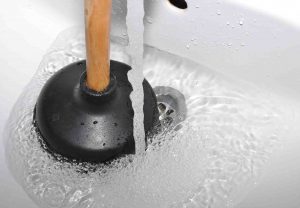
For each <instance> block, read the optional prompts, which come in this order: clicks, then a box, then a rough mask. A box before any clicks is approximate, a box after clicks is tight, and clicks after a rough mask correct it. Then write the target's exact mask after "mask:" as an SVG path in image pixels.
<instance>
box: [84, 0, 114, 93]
mask: <svg viewBox="0 0 300 208" xmlns="http://www.w3.org/2000/svg"><path fill="white" fill-rule="evenodd" d="M111 5H112V0H85V34H86V56H87V69H86V70H87V87H88V88H90V89H92V90H94V91H97V92H101V91H104V90H105V89H106V88H107V87H108V85H109V81H110V53H109V50H110V19H111Z"/></svg>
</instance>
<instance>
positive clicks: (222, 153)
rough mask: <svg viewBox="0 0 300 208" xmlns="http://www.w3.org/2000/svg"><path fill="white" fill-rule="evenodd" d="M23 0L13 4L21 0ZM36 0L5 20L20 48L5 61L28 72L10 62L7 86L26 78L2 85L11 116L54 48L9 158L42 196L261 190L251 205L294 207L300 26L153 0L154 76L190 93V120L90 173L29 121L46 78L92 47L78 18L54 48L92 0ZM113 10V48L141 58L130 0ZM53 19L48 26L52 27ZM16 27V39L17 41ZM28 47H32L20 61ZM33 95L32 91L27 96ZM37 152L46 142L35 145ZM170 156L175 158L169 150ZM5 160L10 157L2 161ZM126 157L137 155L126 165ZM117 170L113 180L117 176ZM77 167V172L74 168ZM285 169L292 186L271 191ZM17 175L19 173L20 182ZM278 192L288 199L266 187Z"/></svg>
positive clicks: (173, 197) (217, 199) (204, 195)
mask: <svg viewBox="0 0 300 208" xmlns="http://www.w3.org/2000/svg"><path fill="white" fill-rule="evenodd" d="M11 2H12V3H11V6H12V5H13V4H14V2H15V3H16V1H15V0H12V1H11ZM27 3H28V5H27V6H26V5H25V4H24V5H25V6H24V5H23V4H17V5H19V6H18V8H17V9H18V11H19V13H17V14H16V15H15V17H14V19H15V22H16V24H15V25H11V26H5V27H4V29H3V30H4V31H5V32H6V33H5V34H8V35H6V36H5V37H4V38H3V39H2V41H1V40H0V41H1V42H0V43H1V45H3V46H4V48H6V49H9V50H7V55H6V56H5V57H8V59H7V60H10V62H9V64H7V63H8V62H7V60H5V59H3V60H2V59H1V60H2V62H3V63H5V65H4V67H6V68H7V69H10V70H7V71H11V69H13V70H14V71H15V72H18V73H19V72H20V73H21V74H22V75H23V76H22V77H17V78H16V77H12V75H10V74H9V73H8V72H7V73H6V72H4V74H3V76H4V77H5V80H3V81H2V83H1V90H4V87H3V86H6V85H7V84H8V83H9V82H11V81H13V82H15V83H17V84H16V87H15V88H13V89H10V90H9V91H8V92H4V91H3V93H1V96H3V99H2V97H1V100H3V101H2V103H1V108H2V105H3V108H2V109H3V110H2V111H1V115H2V114H3V118H2V119H3V121H2V120H1V122H2V123H4V119H5V118H7V117H8V111H9V110H10V109H11V106H12V104H13V102H14V101H15V99H16V98H17V97H18V95H19V93H20V91H21V89H22V88H23V87H24V86H25V85H26V84H27V82H29V79H30V77H31V76H32V74H33V73H34V72H35V71H36V68H37V66H38V64H39V62H40V60H41V58H42V56H44V59H43V62H42V63H41V64H40V66H39V70H38V72H36V74H35V75H34V78H33V80H32V82H31V83H33V84H31V85H29V86H27V88H26V89H25V91H24V93H23V95H22V96H21V98H20V99H19V101H18V104H17V105H16V106H15V113H14V114H12V115H11V118H10V121H11V122H10V123H9V125H8V126H7V128H5V131H6V138H7V139H8V141H7V144H8V146H7V147H9V148H14V151H11V152H14V153H11V152H8V155H9V157H8V158H9V159H8V164H9V165H10V168H11V169H12V172H13V173H14V177H15V178H16V179H17V181H18V183H19V184H21V186H22V187H23V188H24V189H25V190H26V192H27V194H28V195H29V196H30V197H31V198H32V199H33V200H34V201H35V203H37V204H39V205H40V206H42V207H43V206H45V207H47V206H50V207H51V206H52V207H53V206H54V207H55V206H61V205H62V204H63V203H70V204H69V205H70V206H71V205H72V204H71V203H73V205H75V204H79V205H78V206H79V207H80V206H84V205H86V206H88V205H93V204H96V203H97V205H99V204H101V205H103V206H105V207H108V206H111V207H113V206H117V207H118V205H119V204H126V203H125V202H124V201H126V199H128V198H127V197H128V196H135V197H134V198H133V199H132V200H131V201H130V203H127V205H128V207H129V206H131V207H138V206H140V205H141V204H143V205H144V206H143V207H166V206H167V207H172V206H174V207H176V206H178V207H180V206H182V205H186V206H196V207H197V205H198V206H200V204H201V206H205V205H209V204H211V205H212V207H220V206H222V205H224V203H227V204H228V205H232V206H234V205H236V204H238V203H239V202H241V201H243V199H244V197H243V195H245V196H246V195H247V194H248V193H249V192H250V194H249V195H247V197H246V199H245V202H244V203H243V202H241V204H240V205H239V207H251V206H252V208H253V207H268V206H269V207H270V206H271V207H276V206H278V207H280V206H279V205H280V203H281V204H288V203H289V204H290V207H293V206H294V205H295V204H297V203H298V202H299V201H297V198H300V197H298V196H297V195H296V194H292V193H293V192H295V193H299V189H297V187H296V185H297V183H295V181H294V180H295V178H297V173H300V170H299V168H297V167H294V166H295V165H294V163H296V162H297V161H298V160H297V159H296V158H297V156H298V154H297V148H299V146H300V145H299V142H297V136H299V132H298V131H297V129H296V127H295V124H297V121H298V123H299V115H300V114H299V110H298V108H297V106H298V104H299V98H300V97H299V94H298V93H297V91H299V88H300V86H299V83H300V82H299V78H300V74H299V67H300V64H299V62H298V61H297V59H298V54H299V52H300V44H299V43H300V32H299V29H298V28H295V27H294V26H291V25H289V24H286V23H284V22H282V21H280V20H278V19H276V18H272V17H270V16H267V15H265V14H263V13H259V12H256V11H253V10H250V9H248V8H244V7H241V6H239V5H236V4H231V3H228V2H225V1H213V2H212V1H209V0H204V1H201V2H199V1H197V0H191V1H188V4H189V7H188V10H183V11H182V10H177V9H176V8H173V7H171V6H170V4H169V3H168V2H167V1H146V2H145V8H146V9H145V13H146V14H145V19H144V23H145V44H146V45H145V57H144V58H145V60H144V61H145V63H144V75H145V77H146V78H147V79H148V80H149V81H150V83H151V84H152V85H153V86H154V87H155V86H161V85H163V86H170V87H173V88H175V89H177V90H179V91H181V92H182V93H183V94H184V96H185V98H186V104H187V108H188V116H187V120H186V121H185V122H183V124H182V128H181V129H180V130H178V131H174V132H172V134H166V135H160V137H159V138H162V140H163V141H160V140H158V137H156V138H154V142H153V143H152V146H150V147H151V148H150V149H149V151H148V153H147V155H146V156H145V157H141V158H135V160H134V162H133V163H132V164H128V161H127V160H126V159H124V161H121V162H120V163H116V164H115V165H113V166H112V167H111V168H110V169H108V170H107V169H105V168H103V167H89V166H85V168H87V169H90V168H92V169H93V170H94V171H92V172H91V173H89V174H91V175H89V177H90V178H91V179H90V180H88V182H87V181H86V177H87V176H88V174H82V171H83V170H82V167H80V166H75V167H73V166H72V167H71V165H70V164H69V163H59V162H57V161H54V160H53V158H51V156H49V155H47V154H46V153H45V152H43V151H42V149H40V146H38V143H35V142H34V141H35V139H36V135H34V134H33V133H32V129H30V128H27V129H26V128H25V127H30V126H31V123H30V122H31V119H32V115H31V113H32V108H33V105H34V101H35V99H36V96H37V94H38V92H39V90H40V87H41V86H42V84H43V83H44V82H45V81H46V79H47V78H48V77H50V76H51V75H52V74H53V72H55V71H57V70H58V69H60V68H61V67H62V66H64V65H66V64H68V63H71V62H74V61H77V60H80V59H83V58H84V57H85V54H84V44H83V38H84V36H83V33H82V31H81V30H80V29H78V28H73V29H69V30H66V31H65V32H63V33H62V35H60V36H59V38H58V39H56V41H55V43H54V44H53V45H52V47H51V48H50V49H49V50H48V51H47V52H46V55H44V54H45V51H46V49H47V48H48V47H49V45H50V43H51V42H52V41H53V40H54V39H55V38H56V37H57V35H58V34H59V33H61V31H62V30H65V29H66V28H68V27H70V26H72V25H74V24H75V25H78V23H79V22H80V21H81V20H82V11H81V6H82V5H81V3H80V2H76V3H74V2H73V1H68V0H66V1H64V2H63V3H62V2H61V1H56V0H53V1H52V2H51V3H48V1H37V0H31V1H28V2H27ZM61 4H63V5H64V9H62V5H61ZM35 11H36V12H37V13H43V14H44V17H43V18H42V20H39V19H38V18H32V17H33V16H34V15H33V14H34V13H35ZM113 11H114V12H113V27H112V35H113V37H112V49H111V52H112V53H111V56H112V58H113V59H116V60H119V61H123V62H125V63H128V64H130V57H129V56H128V55H127V53H126V49H125V46H126V44H128V41H127V39H126V22H125V19H126V18H125V17H126V4H125V1H121V0H115V1H114V8H113ZM24 17H25V18H24ZM45 19H46V20H47V22H48V23H49V24H48V27H44V24H45V23H44V20H45ZM58 20H59V21H58ZM6 21H7V22H9V21H11V19H6ZM57 22H59V24H57ZM166 28H167V29H166ZM15 31H17V33H16V32H15ZM124 33H125V35H124ZM9 34H11V35H13V37H14V39H15V40H16V41H15V43H11V41H7V40H8V38H9ZM5 41H7V43H5ZM16 51H17V52H16ZM28 51H32V54H29V53H28ZM16 56H19V57H20V59H19V60H16V61H12V60H14V59H15V57H16ZM3 57H4V56H2V57H1V58H3ZM25 69H26V70H25ZM28 89H30V90H28ZM8 94H10V95H11V97H9V98H7V96H8ZM24 97H27V98H30V99H29V100H27V101H26V103H25V102H24V100H23V99H22V98H24ZM24 106H25V107H24ZM2 123H1V125H2ZM22 127H23V128H22ZM12 138H13V139H12ZM28 138H29V139H30V140H27V141H26V139H28ZM160 142H162V143H163V144H164V145H160ZM280 147H281V148H280ZM2 148H3V149H4V147H2ZM10 150H11V149H10ZM33 150H36V151H33ZM17 152H18V153H17ZM29 152H35V153H34V154H26V153H29ZM22 154H24V155H25V156H24V155H22ZM39 157H41V158H43V160H42V161H39V160H38V159H37V158H39ZM161 157H163V158H165V160H164V161H160V160H159V158H161ZM278 158H280V159H278ZM287 161H289V162H287ZM293 161H294V162H293ZM124 164H125V165H124ZM1 166H5V164H4V163H2V161H1ZM119 166H122V167H123V166H125V167H124V168H123V169H121V170H120V169H119ZM37 168H39V170H37ZM63 168H64V169H65V171H63ZM134 168H136V170H135V169H134ZM39 171H44V172H39ZM83 172H84V173H86V172H88V170H86V171H83ZM272 172H276V174H273V173H272ZM41 173H44V174H41ZM109 173H112V175H110V176H109V177H111V178H113V181H112V183H105V182H106V181H107V180H108V175H109ZM148 173H151V174H148ZM69 175H72V177H69V179H68V180H66V176H69ZM99 175H101V177H100V178H99V180H96V182H95V178H97V177H98V176H99ZM272 175H273V176H272ZM124 176H126V177H124ZM1 177H5V178H9V177H10V176H9V174H5V175H3V176H1ZM58 178H61V181H59V182H58V180H57V179H58ZM111 178H110V179H111ZM125 179H126V180H125ZM279 179H281V180H282V181H280V180H279ZM275 181H276V184H277V185H278V186H279V187H281V186H282V187H285V188H282V190H283V191H282V192H280V191H277V192H276V191H271V189H275V188H274V187H273V186H272V185H271V184H274V183H275ZM75 182H76V183H75ZM120 184H121V185H120ZM260 184H262V185H264V186H260ZM117 185H118V188H119V189H118V191H117V192H115V191H116V186H117ZM7 186H11V183H8V184H7ZM13 187H17V185H15V184H14V185H13V186H12V187H10V188H9V190H10V189H13ZM128 187H130V191H128V190H127V189H128ZM255 187H258V188H256V189H255ZM261 187H263V188H261ZM16 189H17V188H16ZM253 189H255V190H256V192H257V193H256V194H253V192H251V190H253ZM259 189H261V190H263V191H257V190H259ZM254 192H255V191H254ZM251 193H252V194H251ZM268 193H269V194H268ZM21 194H22V192H20V195H19V196H18V197H20V196H21ZM117 196H119V197H117ZM120 196H122V197H120ZM270 196H276V197H275V198H278V200H268V201H269V202H266V200H264V199H263V198H265V199H268V197H270ZM72 197H73V198H72ZM114 197H115V198H114ZM112 198H113V199H114V200H113V202H114V203H112V202H111V201H110V200H111V199H112ZM22 200H24V198H23V199H20V201H22ZM67 200H69V201H67ZM72 200H73V201H72ZM17 201H18V200H17ZM253 201H256V203H255V202H253ZM272 201H273V202H272ZM279 201H282V202H279ZM14 203H17V202H14ZM28 203H30V202H28ZM268 203H269V204H268ZM30 206H34V205H30ZM4 207H5V206H4Z"/></svg>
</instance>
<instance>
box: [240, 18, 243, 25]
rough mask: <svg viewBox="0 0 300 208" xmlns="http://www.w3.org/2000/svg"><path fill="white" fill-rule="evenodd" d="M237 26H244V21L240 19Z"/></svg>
mask: <svg viewBox="0 0 300 208" xmlns="http://www.w3.org/2000/svg"><path fill="white" fill-rule="evenodd" d="M239 24H240V25H241V26H243V25H244V19H243V18H242V19H240V21H239Z"/></svg>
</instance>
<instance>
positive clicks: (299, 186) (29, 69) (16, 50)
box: [0, 0, 300, 208]
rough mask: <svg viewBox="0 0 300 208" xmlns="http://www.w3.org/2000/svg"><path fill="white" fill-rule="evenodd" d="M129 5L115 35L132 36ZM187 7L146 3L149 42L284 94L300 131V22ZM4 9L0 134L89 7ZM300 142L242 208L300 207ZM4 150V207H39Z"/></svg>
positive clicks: (118, 2) (14, 4)
mask: <svg viewBox="0 0 300 208" xmlns="http://www.w3.org/2000/svg"><path fill="white" fill-rule="evenodd" d="M283 2H286V1H283ZM124 6H125V5H124V2H122V0H114V11H115V13H114V17H113V28H112V34H114V35H120V34H122V33H123V32H124V31H125V30H126V25H125V18H124V17H125V15H126V14H125V12H124V11H125V10H124ZM188 6H189V7H188V9H187V10H184V11H182V10H178V9H176V8H174V7H173V6H171V5H170V4H169V3H168V2H167V1H146V3H145V8H146V18H145V26H146V27H145V43H146V44H148V45H150V46H154V47H156V48H159V49H161V50H164V51H168V52H171V53H173V54H176V55H179V56H182V57H186V58H189V59H191V60H193V61H195V62H199V63H201V64H202V65H205V66H207V67H209V68H211V69H214V70H215V71H218V72H220V73H223V74H226V75H229V76H232V77H235V78H237V79H242V80H245V81H248V82H251V83H253V84H255V85H256V86H259V87H261V88H263V89H265V90H269V91H270V92H272V93H275V94H278V96H281V97H282V99H283V100H286V102H287V103H288V104H289V105H290V109H293V111H294V114H293V115H294V117H295V118H294V119H295V124H297V121H298V124H299V121H300V109H299V106H300V105H299V104H300V94H299V91H300V62H299V61H298V59H299V54H300V22H297V21H295V20H294V19H293V18H291V19H289V18H287V19H285V20H284V21H283V20H279V18H280V17H281V16H280V15H282V14H279V13H276V12H275V13H272V12H268V11H270V9H269V8H268V6H269V5H265V4H262V5H261V7H260V10H259V11H256V10H255V9H254V8H253V7H252V5H249V7H248V5H242V4H239V1H238V0H236V1H234V3H232V2H229V1H211V0H202V1H199V0H190V1H188ZM5 7H6V9H1V11H0V24H1V38H0V60H1V63H2V70H1V78H0V79H1V82H0V91H1V93H0V106H1V108H0V128H1V129H2V128H3V127H4V123H5V121H6V119H7V118H8V115H9V111H10V110H11V108H12V106H13V104H14V103H15V101H16V99H17V97H18V96H19V94H20V93H21V91H22V89H23V87H24V86H25V85H26V84H27V83H28V82H29V80H30V78H31V77H32V75H33V73H34V72H35V71H36V69H37V67H38V65H39V63H40V61H41V60H42V57H43V55H44V54H45V53H46V51H47V49H48V47H49V46H50V45H51V43H52V42H53V41H54V40H55V38H56V37H57V35H58V34H59V33H60V32H61V31H63V30H65V29H66V28H69V27H72V26H74V25H78V24H82V23H83V13H82V7H83V6H82V1H75V0H51V1H50V0H24V1H21V2H20V1H18V0H10V1H7V2H6V3H5ZM12 11H13V12H12ZM122 11H123V12H122ZM299 13H300V11H299ZM269 14H272V15H273V16H270V15H269ZM276 15H278V16H276ZM283 16H284V17H285V15H283ZM289 16H292V17H294V16H293V15H289ZM298 20H299V19H298ZM297 25H298V26H297ZM8 86H9V87H8ZM299 136H300V132H299V130H298V129H297V127H296V125H295V126H292V127H291V130H290V135H287V137H286V138H284V139H283V140H284V141H282V143H281V144H282V147H280V148H279V149H278V150H277V151H276V152H274V153H273V154H272V157H271V159H270V160H269V161H268V163H267V164H266V167H265V169H264V171H263V177H262V178H261V179H260V181H259V183H258V184H257V185H256V187H255V188H254V189H253V190H252V191H251V192H250V193H249V194H248V195H247V196H245V198H244V199H243V200H242V201H241V202H240V204H238V205H237V206H236V207H239V208H267V207H272V208H277V207H278V208H282V207H287V208H293V207H295V208H296V207H299V204H300V160H299V156H300V153H299V152H300V151H299V150H300V139H299ZM0 147H1V149H0V151H1V160H0V167H1V174H0V181H1V187H3V188H1V189H0V196H1V198H0V199H1V200H0V207H4V208H6V207H35V206H36V205H34V203H33V202H31V200H30V199H29V198H28V197H27V196H26V194H25V193H24V191H23V190H22V189H21V188H20V187H19V185H17V184H16V182H14V180H13V179H12V177H11V175H10V173H9V171H8V169H7V168H6V165H5V159H4V154H3V152H4V146H3V142H1V145H0Z"/></svg>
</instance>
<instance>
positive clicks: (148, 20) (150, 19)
mask: <svg viewBox="0 0 300 208" xmlns="http://www.w3.org/2000/svg"><path fill="white" fill-rule="evenodd" d="M146 22H147V23H149V24H152V23H153V19H152V18H151V17H149V16H147V17H146Z"/></svg>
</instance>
